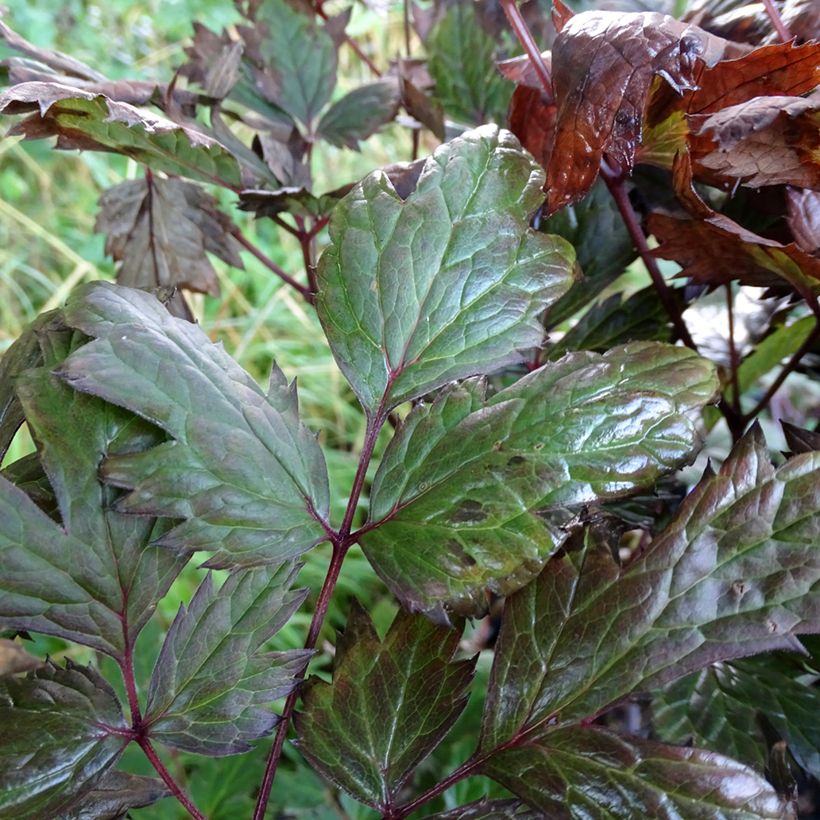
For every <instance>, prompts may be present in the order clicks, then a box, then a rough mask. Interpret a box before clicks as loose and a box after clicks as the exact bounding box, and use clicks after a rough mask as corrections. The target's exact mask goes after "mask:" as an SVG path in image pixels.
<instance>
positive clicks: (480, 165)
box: [317, 126, 573, 413]
mask: <svg viewBox="0 0 820 820" xmlns="http://www.w3.org/2000/svg"><path fill="white" fill-rule="evenodd" d="M542 181H543V174H542V172H541V170H540V169H539V168H538V166H537V165H535V163H534V162H533V160H532V158H531V157H529V156H528V155H527V154H525V153H524V152H523V151H522V150H521V148H520V146H519V144H518V141H517V140H516V139H515V137H513V136H512V134H510V133H509V132H506V131H499V129H497V128H495V127H494V126H485V127H483V128H479V129H476V130H475V131H470V132H468V133H467V134H465V135H464V136H462V137H460V138H458V139H455V140H453V141H452V142H450V143H447V144H446V145H443V146H441V147H440V148H439V149H438V150H437V151H436V153H435V154H434V155H433V156H432V157H430V158H429V159H428V160H427V162H426V164H425V166H424V170H423V171H422V173H421V176H420V178H419V180H418V184H417V187H416V189H415V190H414V191H413V192H412V193H411V194H410V195H409V196H408V197H407V199H406V200H402V199H401V198H400V197H399V196H398V194H397V193H396V191H395V189H394V188H393V186H392V184H391V183H390V181H389V179H388V178H387V176H386V175H385V174H384V173H383V172H376V173H374V174H371V175H370V176H368V177H366V178H365V179H364V180H363V181H362V182H361V183H359V184H358V185H357V186H356V187H355V188H354V189H353V191H352V192H351V193H350V194H348V196H347V197H345V199H343V200H342V202H340V203H339V205H338V206H337V207H336V209H335V210H334V212H333V218H332V220H331V224H330V236H331V242H332V244H331V246H330V247H329V248H328V249H327V250H326V251H325V252H324V254H323V255H322V258H321V261H320V264H319V271H318V278H319V287H320V290H319V296H318V300H317V307H318V311H319V317H320V319H321V321H322V325H323V326H324V328H325V333H326V334H327V337H328V340H329V341H330V345H331V348H332V350H333V354H334V356H335V357H336V361H337V362H338V364H339V366H340V368H341V369H342V371H343V372H344V374H345V375H346V376H347V378H348V380H349V381H350V383H351V384H352V385H353V388H354V390H355V391H356V393H357V395H358V396H359V399H360V400H361V402H362V404H363V406H364V407H365V408H366V409H367V410H368V412H371V413H372V412H374V411H375V410H376V409H377V408H379V407H380V406H381V408H382V410H384V409H388V408H390V407H394V406H396V405H398V404H400V403H401V402H403V401H406V400H408V399H411V398H413V397H415V396H419V395H423V394H424V393H427V392H429V391H430V390H433V389H435V388H436V387H440V386H442V385H443V384H446V383H447V382H448V381H452V380H453V379H459V378H465V377H467V376H472V375H475V374H477V373H486V372H490V371H492V370H495V369H498V368H499V367H502V366H503V365H506V364H510V363H512V362H516V361H520V360H521V359H522V358H523V356H524V351H526V350H527V348H531V347H534V346H535V345H537V344H538V343H539V342H540V339H541V335H542V331H541V328H540V326H539V324H538V321H537V318H538V316H539V314H540V313H542V312H543V310H544V309H545V308H546V307H547V306H548V305H549V304H550V303H552V302H553V301H555V299H557V298H558V297H559V296H560V295H561V294H562V293H563V292H564V291H566V289H567V288H568V287H569V285H570V284H571V282H572V272H571V270H572V261H573V254H572V249H571V248H570V247H569V246H567V245H566V244H565V243H564V242H563V241H562V240H560V239H557V238H555V237H548V236H544V235H543V234H538V233H536V232H534V231H532V230H530V229H529V227H528V220H529V217H530V214H531V213H532V212H533V211H534V210H535V209H536V208H537V207H538V205H539V203H540V201H541V183H542Z"/></svg>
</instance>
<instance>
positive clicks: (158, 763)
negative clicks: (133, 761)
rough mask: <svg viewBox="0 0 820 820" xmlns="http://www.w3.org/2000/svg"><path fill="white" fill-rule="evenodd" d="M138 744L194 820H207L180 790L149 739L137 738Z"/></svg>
mask: <svg viewBox="0 0 820 820" xmlns="http://www.w3.org/2000/svg"><path fill="white" fill-rule="evenodd" d="M137 743H138V744H139V746H140V748H141V749H142V750H143V752H145V756H146V757H147V758H148V760H150V761H151V765H152V766H153V767H154V769H155V770H156V772H157V774H158V775H159V776H160V777H161V778H162V782H163V783H165V785H166V786H167V787H168V790H169V791H170V792H171V794H172V795H173V796H174V797H176V799H177V800H178V801H179V802H180V804H181V805H182V806H184V807H185V810H186V811H187V812H188V814H190V815H191V817H193V818H194V820H206V817H205V815H204V814H203V813H202V812H201V811H200V810H199V809H198V808H197V807H196V806H195V805H194V804H193V803H192V802H191V798H190V797H188V795H187V794H185V792H184V791H183V790H182V789H181V788H180V786H179V784H178V783H177V782H176V780H174V776H173V775H172V774H171V772H169V771H168V769H167V768H166V766H165V764H164V763H163V762H162V759H161V758H160V756H159V755H158V754H157V752H156V749H154V747H153V746H152V745H151V741H150V740H148V738H147V737H139V738H137Z"/></svg>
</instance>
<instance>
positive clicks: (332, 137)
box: [316, 78, 399, 151]
mask: <svg viewBox="0 0 820 820" xmlns="http://www.w3.org/2000/svg"><path fill="white" fill-rule="evenodd" d="M398 110H399V87H398V83H397V81H396V80H395V78H393V79H391V78H388V79H384V80H378V81H377V82H375V83H367V84H365V85H360V86H359V87H358V88H354V89H353V91H351V92H349V93H348V94H345V96H344V97H342V98H341V99H340V100H337V101H336V102H335V103H333V105H331V106H330V108H328V110H327V111H325V113H324V115H323V116H322V119H321V120H320V121H319V125H318V127H317V129H316V135H317V136H318V137H321V139H323V140H326V141H327V142H329V143H331V145H338V146H339V147H341V146H346V147H347V148H352V149H353V150H354V151H358V150H359V141H360V140H366V139H367V138H368V137H370V136H372V135H373V134H375V133H376V132H377V131H378V130H379V128H381V127H382V126H383V125H385V124H386V123H388V122H390V121H391V120H392V119H393V118H394V117H395V116H396V113H397V112H398Z"/></svg>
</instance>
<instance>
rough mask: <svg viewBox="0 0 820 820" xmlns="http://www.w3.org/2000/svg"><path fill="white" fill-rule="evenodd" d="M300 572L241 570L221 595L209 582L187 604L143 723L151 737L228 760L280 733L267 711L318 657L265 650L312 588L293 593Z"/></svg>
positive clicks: (160, 664) (165, 649) (166, 647)
mask: <svg viewBox="0 0 820 820" xmlns="http://www.w3.org/2000/svg"><path fill="white" fill-rule="evenodd" d="M298 570H299V567H298V566H294V565H293V564H290V563H287V564H284V565H282V566H281V567H279V568H277V569H276V570H274V571H272V570H271V569H270V568H269V567H261V568H257V569H252V570H240V571H238V572H235V573H233V574H231V575H229V576H228V579H227V580H226V581H225V583H224V584H222V586H221V588H220V589H219V590H216V589H215V588H214V583H213V578H212V576H211V575H210V573H209V574H208V575H207V576H206V578H205V580H204V581H203V582H202V583H201V584H200V586H199V589H198V590H197V591H196V593H195V594H194V597H193V598H192V600H191V603H190V605H189V607H188V609H187V611H186V609H185V607H184V606H180V609H179V613H178V614H177V617H176V619H175V620H174V622H173V624H172V625H171V628H170V629H169V630H168V635H167V637H166V638H165V642H164V644H163V646H162V650H161V652H160V655H159V659H158V661H157V665H156V667H155V668H154V674H153V676H152V678H151V685H150V687H149V690H148V705H147V707H146V711H145V717H144V719H143V725H144V726H145V727H146V731H147V732H148V734H149V735H150V736H151V737H153V738H155V739H157V740H160V741H162V742H163V743H165V744H167V745H169V746H174V747H175V748H177V749H183V750H185V751H188V752H194V753H197V754H207V755H227V754H236V753H238V752H245V751H248V749H250V748H251V747H250V741H251V740H255V739H256V738H259V737H262V736H263V735H266V734H268V732H270V731H271V729H273V727H274V726H275V725H276V723H277V722H278V716H277V715H276V714H274V713H273V712H272V711H270V709H269V708H266V707H268V706H269V704H271V703H272V702H273V701H275V700H277V699H278V698H281V697H284V696H286V695H287V694H288V693H289V692H290V691H291V689H293V687H294V686H295V685H296V678H297V676H299V675H301V673H302V672H303V671H304V668H305V666H306V665H307V662H308V659H309V657H310V655H311V654H312V653H311V652H310V651H307V650H296V651H290V652H262V651H261V649H262V647H263V645H264V643H265V642H266V641H267V640H269V639H270V638H271V637H272V636H273V635H274V634H275V633H276V632H278V631H279V629H281V628H282V627H283V626H284V625H285V623H287V621H288V619H289V618H290V617H291V615H293V613H294V612H295V611H296V610H297V609H298V608H299V606H300V604H301V603H302V601H304V599H305V596H306V594H307V590H298V591H291V590H290V585H291V583H292V582H293V580H294V578H295V577H296V573H297V572H298Z"/></svg>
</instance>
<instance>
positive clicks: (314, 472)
mask: <svg viewBox="0 0 820 820" xmlns="http://www.w3.org/2000/svg"><path fill="white" fill-rule="evenodd" d="M65 315H66V321H67V322H68V323H69V324H71V325H73V326H76V327H78V328H80V329H81V330H82V331H83V332H84V333H86V334H88V335H89V336H93V337H97V340H96V341H94V342H91V343H90V344H88V345H86V346H85V347H84V348H82V349H81V350H79V351H77V353H75V354H74V355H73V356H72V357H70V358H69V359H68V360H67V361H66V363H65V364H64V365H63V367H62V368H61V371H60V373H61V376H62V378H64V379H65V380H66V381H67V382H68V383H69V384H70V385H72V386H73V387H75V388H77V389H79V390H84V391H86V392H90V393H94V394H96V395H98V396H101V397H102V398H104V399H105V400H106V401H109V402H112V403H114V404H119V405H121V406H124V407H127V408H128V409H129V410H132V411H133V412H135V413H138V414H139V415H141V416H144V417H145V418H147V419H149V420H150V421H153V422H154V423H155V424H157V425H159V426H160V427H162V428H163V429H164V430H166V431H167V432H168V433H169V434H170V435H171V436H173V438H174V440H173V441H169V442H166V443H164V444H161V445H160V446H158V447H155V448H153V449H151V450H148V451H146V452H144V453H134V454H130V455H122V456H118V457H116V458H112V459H110V460H109V461H107V462H106V463H105V464H104V465H103V470H102V471H103V476H104V477H105V479H106V481H108V482H110V483H112V484H114V485H116V486H119V487H125V488H128V489H134V488H136V489H134V492H132V493H130V494H128V495H126V496H125V497H124V498H122V499H120V501H119V502H118V504H117V506H118V508H119V509H121V510H124V511H127V512H137V513H141V514H150V515H162V516H170V517H173V518H184V519H187V520H186V521H184V522H183V523H182V524H180V525H179V526H177V527H175V528H174V529H172V530H171V531H170V532H168V533H166V534H165V535H164V536H163V537H162V538H161V539H160V540H159V541H158V543H160V544H162V545H164V546H167V547H171V548H172V549H174V550H176V551H178V552H182V553H190V552H192V551H194V550H214V551H215V555H214V556H213V557H212V558H211V559H210V560H209V561H208V562H207V565H208V566H210V567H217V568H219V567H229V566H230V567H236V566H253V565H256V564H263V563H280V562H281V561H283V560H285V559H288V558H292V557H295V556H297V555H300V554H302V553H303V552H305V551H307V550H309V549H310V548H311V547H313V546H314V545H316V544H317V543H319V542H320V541H322V540H324V538H325V528H324V526H323V524H322V520H323V519H325V518H326V516H327V512H328V506H329V499H328V483H327V481H328V480H327V469H326V467H325V461H324V456H323V455H322V451H321V449H320V448H319V445H318V444H317V442H316V439H315V438H314V436H313V435H312V434H311V433H310V431H309V430H307V429H306V428H305V427H304V426H303V425H302V424H301V422H300V421H299V418H298V413H297V404H296V393H295V390H294V389H293V388H292V387H289V386H288V385H287V384H286V383H285V380H284V376H283V375H282V374H281V371H278V370H275V371H274V373H273V375H272V377H271V387H270V391H269V393H268V394H267V395H266V394H265V393H264V392H263V391H262V390H261V388H260V387H259V386H258V385H257V384H256V382H255V381H254V380H253V379H252V378H251V376H249V375H248V374H247V373H246V372H245V371H244V370H242V368H241V367H239V365H238V364H236V362H235V361H234V360H233V359H231V357H230V356H228V355H227V354H226V353H225V351H224V350H223V349H222V347H221V346H220V345H215V344H213V343H212V342H211V341H210V340H209V339H208V337H207V336H206V335H205V333H203V331H202V329H201V328H199V327H198V326H196V325H193V324H191V323H190V322H186V321H183V320H181V319H175V318H174V317H173V316H171V315H170V314H169V313H168V311H167V310H166V309H165V308H164V307H163V306H162V305H161V304H160V303H159V302H158V301H157V300H156V299H155V298H154V297H153V296H151V295H149V294H147V293H143V292H141V291H137V290H130V289H128V288H123V287H118V286H116V285H110V284H108V283H102V282H100V283H94V284H92V285H90V286H87V287H84V288H81V289H80V290H79V291H76V292H75V295H74V296H73V297H72V298H71V299H70V300H69V302H68V305H67V307H66V313H65Z"/></svg>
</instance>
